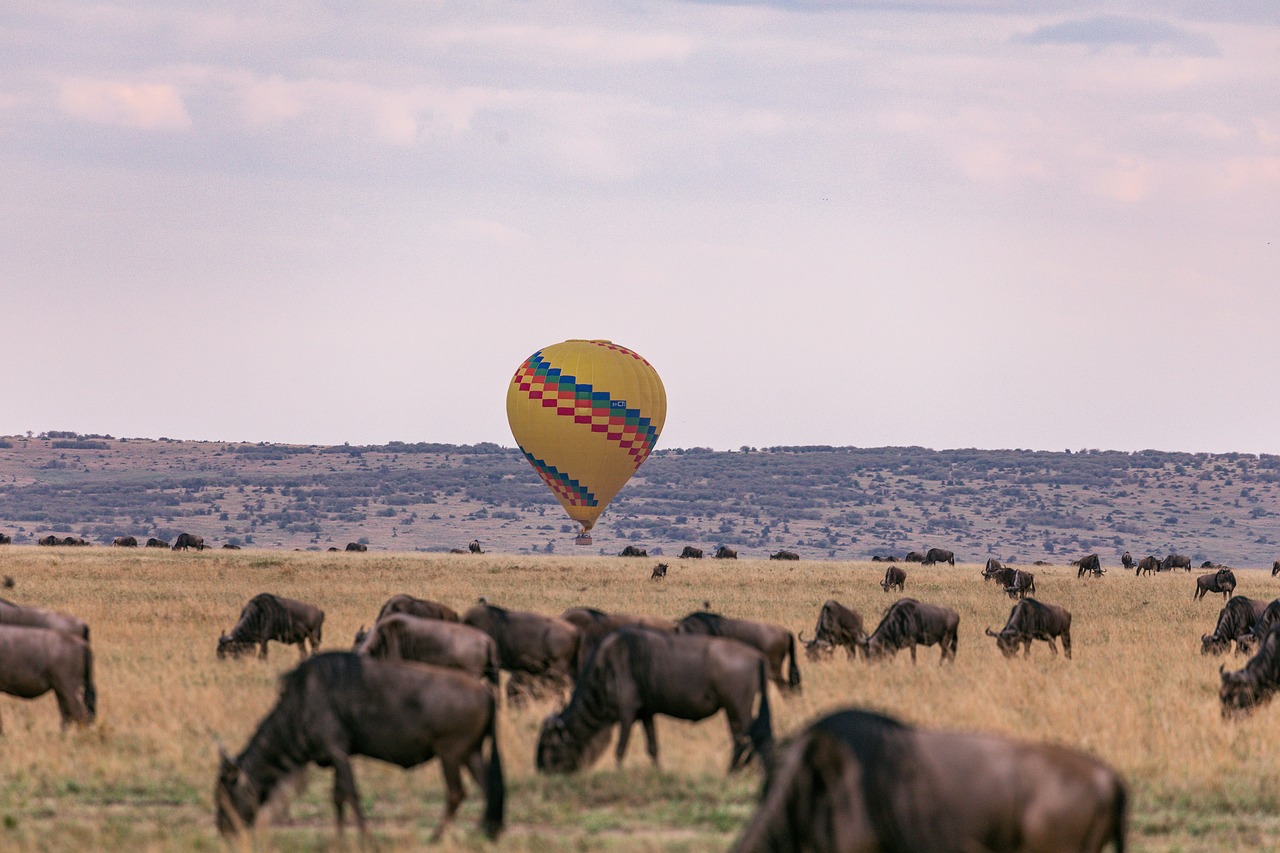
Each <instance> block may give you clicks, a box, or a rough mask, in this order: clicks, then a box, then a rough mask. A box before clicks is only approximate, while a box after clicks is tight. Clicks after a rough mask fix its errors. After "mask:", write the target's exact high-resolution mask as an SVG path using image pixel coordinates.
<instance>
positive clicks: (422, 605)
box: [373, 592, 458, 622]
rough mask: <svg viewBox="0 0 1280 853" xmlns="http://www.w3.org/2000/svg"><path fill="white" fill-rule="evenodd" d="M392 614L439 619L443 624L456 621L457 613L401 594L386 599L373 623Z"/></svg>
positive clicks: (430, 602)
mask: <svg viewBox="0 0 1280 853" xmlns="http://www.w3.org/2000/svg"><path fill="white" fill-rule="evenodd" d="M392 613H408V614H409V615H410V616H417V617H419V618H420V619H440V620H443V621H445V622H457V621H458V612H457V611H456V610H454V609H453V608H452V607H450V606H448V605H447V604H441V603H440V602H438V601H428V600H426V599H425V598H414V597H413V596H412V595H405V594H404V593H403V592H401V593H397V594H396V595H393V596H391V597H390V598H388V599H387V600H386V603H384V604H383V605H382V609H380V610H379V611H378V616H377V618H376V619H374V620H373V621H375V622H377V621H379V620H381V619H383V618H385V617H387V616H390V615H391V614H392Z"/></svg>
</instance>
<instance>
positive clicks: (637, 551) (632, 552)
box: [618, 545, 649, 557]
mask: <svg viewBox="0 0 1280 853" xmlns="http://www.w3.org/2000/svg"><path fill="white" fill-rule="evenodd" d="M618 556H619V557H647V556H649V552H648V551H647V550H645V549H644V548H637V547H636V546H635V545H628V546H627V547H625V548H623V549H622V551H621V552H619V553H618Z"/></svg>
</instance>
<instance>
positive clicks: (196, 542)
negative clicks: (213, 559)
mask: <svg viewBox="0 0 1280 853" xmlns="http://www.w3.org/2000/svg"><path fill="white" fill-rule="evenodd" d="M188 548H195V549H196V550H197V551H203V550H204V537H203V536H194V535H192V534H190V533H179V534H178V538H177V539H175V540H173V550H174V551H185V550H187V549H188Z"/></svg>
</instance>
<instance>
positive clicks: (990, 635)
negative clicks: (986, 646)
mask: <svg viewBox="0 0 1280 853" xmlns="http://www.w3.org/2000/svg"><path fill="white" fill-rule="evenodd" d="M987 636H988V637H999V636H1000V635H999V634H997V633H996V632H995V631H992V630H991V629H990V628H988V629H987Z"/></svg>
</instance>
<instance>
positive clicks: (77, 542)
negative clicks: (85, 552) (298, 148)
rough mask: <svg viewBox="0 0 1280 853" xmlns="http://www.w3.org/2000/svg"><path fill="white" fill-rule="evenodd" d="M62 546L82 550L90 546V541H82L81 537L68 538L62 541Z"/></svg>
mask: <svg viewBox="0 0 1280 853" xmlns="http://www.w3.org/2000/svg"><path fill="white" fill-rule="evenodd" d="M62 544H63V545H70V546H73V547H76V548H82V547H85V546H87V545H88V544H89V541H88V540H87V539H82V538H81V537H79V536H68V537H67V538H65V539H63V540H62Z"/></svg>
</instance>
